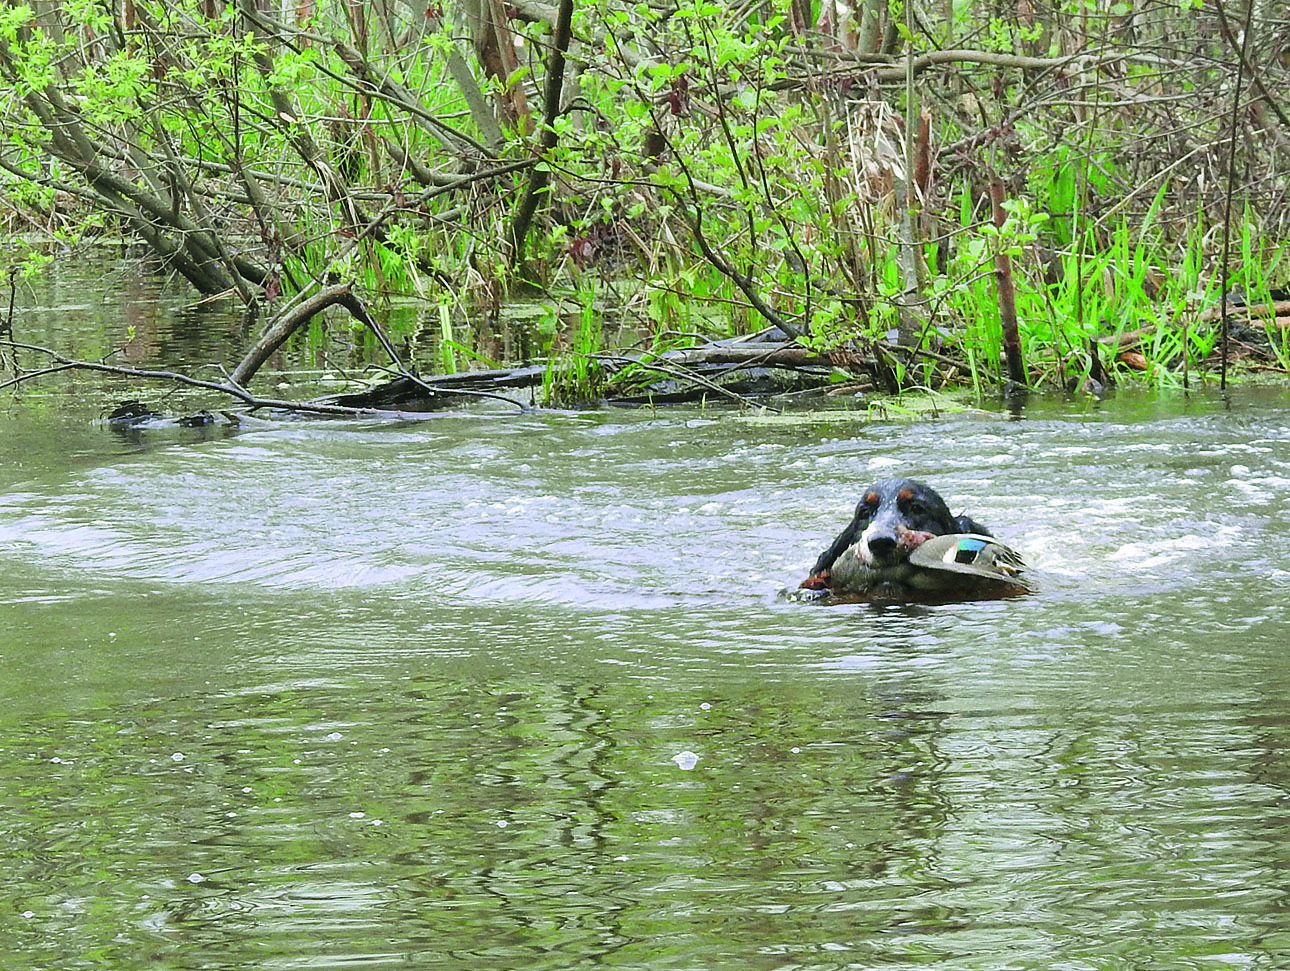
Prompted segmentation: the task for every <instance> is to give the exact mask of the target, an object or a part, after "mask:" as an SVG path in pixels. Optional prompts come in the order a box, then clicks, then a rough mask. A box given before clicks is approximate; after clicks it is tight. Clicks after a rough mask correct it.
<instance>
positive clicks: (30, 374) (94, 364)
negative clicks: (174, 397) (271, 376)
mask: <svg viewBox="0 0 1290 971" xmlns="http://www.w3.org/2000/svg"><path fill="white" fill-rule="evenodd" d="M0 347H10V348H13V349H15V350H23V351H32V352H34V353H37V354H45V355H47V356H48V357H49V358H51V359H52V360H53V361H54V362H55V364H54V366H52V367H46V368H40V369H39V370H36V371H26V372H24V373H22V374H20V375H18V376H17V377H13V378H10V379H9V380H8V381H4V382H0V391H3V390H4V389H5V388H9V387H13V386H14V385H17V384H22V383H24V382H26V381H30V380H33V379H34V378H38V377H41V376H43V375H46V374H54V373H56V372H58V371H68V370H73V369H76V370H82V371H98V372H99V373H101V374H114V375H118V376H120V377H126V378H137V379H140V380H147V381H173V382H174V383H176V384H182V385H185V386H187V387H190V388H201V389H203V390H205V391H215V392H218V393H220V394H226V395H229V396H230V397H233V398H237V399H238V400H239V401H241V402H242V403H243V404H245V405H246V406H247V407H248V408H250V409H252V410H254V409H258V408H278V409H282V410H284V411H303V412H308V413H310V414H316V415H342V416H346V417H351V418H397V419H402V420H408V421H413V420H421V419H425V418H434V417H437V416H438V415H439V414H440V412H418V411H398V410H390V409H384V408H355V407H348V406H346V405H337V404H332V403H330V402H323V401H289V400H286V399H283V398H261V397H259V396H257V395H253V394H251V393H250V392H249V391H247V390H246V389H245V388H242V387H239V386H237V385H235V384H229V383H225V382H222V381H206V380H203V379H202V378H194V377H192V376H190V375H187V374H181V373H180V372H178V371H157V370H152V369H149V368H135V367H124V366H122V365H118V364H106V363H104V362H102V361H78V360H75V359H74V358H70V357H66V356H65V355H63V354H60V353H59V352H58V351H55V350H54V349H52V348H49V347H41V346H40V345H39V344H27V343H24V342H22V341H12V340H0ZM512 403H513V402H512Z"/></svg>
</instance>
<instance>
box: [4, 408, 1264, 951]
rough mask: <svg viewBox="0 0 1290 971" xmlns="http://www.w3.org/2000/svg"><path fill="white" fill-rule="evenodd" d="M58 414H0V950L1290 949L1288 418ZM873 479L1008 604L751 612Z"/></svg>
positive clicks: (1212, 413)
mask: <svg viewBox="0 0 1290 971" xmlns="http://www.w3.org/2000/svg"><path fill="white" fill-rule="evenodd" d="M57 393H58V394H63V393H64V392H62V391H59V392H57ZM50 394H51V395H53V394H55V392H53V391H51V392H50ZM60 400H61V402H62V403H61V404H60V405H59V406H57V407H53V406H50V405H49V403H48V401H44V400H36V399H33V398H32V397H30V396H29V397H27V398H24V399H20V400H18V401H12V400H10V401H9V402H7V403H6V405H5V408H4V409H3V413H2V414H0V437H2V438H3V441H4V443H5V447H4V448H3V450H0V662H2V663H3V666H4V671H5V678H4V680H3V682H2V687H0V819H3V822H0V829H2V830H3V835H4V838H3V840H0V865H2V866H3V871H4V873H5V874H6V881H5V889H4V891H3V901H4V904H5V906H4V907H3V908H0V965H3V966H6V967H7V966H12V967H24V968H25V967H31V968H89V967H111V968H134V967H138V968H143V967H148V968H176V969H185V968H244V967H256V968H306V967H308V968H323V967H349V966H360V967H406V966H413V967H438V966H443V967H470V968H520V967H523V968H553V969H555V968H570V967H596V966H603V967H618V968H767V969H770V968H775V969H779V968H810V969H829V968H866V969H868V968H906V967H919V968H945V969H950V968H963V969H982V968H1036V969H1039V968H1044V969H1048V968H1069V969H1100V968H1108V969H1110V968H1117V969H1118V968H1143V969H1147V968H1216V967H1225V968H1230V967H1240V968H1268V969H1272V968H1280V967H1285V966H1287V965H1288V964H1290V925H1287V923H1286V918H1285V914H1286V906H1287V899H1286V879H1285V874H1286V872H1287V868H1288V866H1290V860H1288V859H1287V857H1288V852H1290V851H1287V850H1286V849H1285V847H1287V846H1290V831H1288V830H1290V801H1288V800H1287V792H1286V786H1287V781H1288V779H1287V763H1286V759H1285V757H1284V755H1283V753H1284V751H1285V750H1286V744H1287V741H1290V739H1288V738H1287V735H1290V675H1288V674H1287V666H1286V664H1285V661H1284V658H1285V652H1286V644H1287V642H1288V641H1290V638H1288V637H1287V633H1288V631H1290V626H1288V624H1287V607H1286V601H1287V593H1290V572H1288V571H1290V567H1287V557H1286V555H1285V552H1284V551H1285V550H1286V549H1287V545H1288V543H1287V541H1288V540H1290V536H1288V535H1287V534H1288V527H1287V524H1286V517H1285V512H1284V511H1285V508H1286V497H1287V494H1288V493H1290V427H1288V420H1290V397H1287V396H1283V395H1280V394H1277V393H1266V392H1256V391H1246V392H1237V393H1236V394H1235V395H1234V396H1233V398H1232V400H1231V401H1230V402H1229V403H1227V404H1225V403H1223V402H1221V401H1219V400H1217V399H1216V398H1215V397H1213V396H1212V395H1207V394H1198V395H1195V396H1193V397H1192V399H1190V400H1189V401H1184V400H1182V399H1181V398H1174V399H1168V400H1162V399H1159V398H1148V397H1141V396H1134V395H1128V394H1126V395H1122V396H1121V397H1120V398H1119V399H1117V400H1113V401H1111V402H1109V403H1107V404H1104V405H1101V406H1091V405H1087V404H1081V403H1069V402H1037V403H1036V404H1035V405H1034V406H1032V407H1030V408H1028V409H1027V410H1026V412H1025V414H1024V416H1023V417H1022V419H1021V420H1015V421H1014V420H1009V419H1008V418H1007V417H1006V416H1004V415H1003V414H1000V413H994V412H991V411H983V412H981V413H977V414H971V415H958V416H951V417H946V418H943V419H940V420H930V421H924V422H920V423H915V424H901V423H893V422H886V423H876V424H864V423H860V422H856V421H849V420H832V419H828V418H820V419H818V420H811V421H801V420H795V419H794V420H766V419H763V418H756V417H750V416H747V415H743V414H740V413H737V412H713V411H700V410H669V411H659V412H653V413H650V412H619V411H614V412H591V413H580V414H569V413H556V414H551V413H538V414H529V415H509V414H507V415H500V414H497V413H495V412H490V411H489V410H487V409H484V410H481V411H479V412H475V413H465V414H456V415H448V416H445V417H443V418H440V419H437V420H435V421H431V422H426V423H422V424H417V425H395V424H375V423H359V422H335V421H317V422H300V421H292V422H278V423H273V424H269V425H266V426H263V427H257V428H253V429H248V430H246V431H243V432H242V433H240V434H238V435H236V436H231V437H216V438H209V439H206V440H201V439H200V438H199V437H197V436H196V435H192V436H191V437H190V438H188V439H183V438H180V437H155V438H147V437H145V439H144V440H143V441H142V442H135V441H127V440H123V439H120V438H118V437H116V436H114V435H112V434H111V433H110V432H107V431H106V430H104V429H102V428H99V427H96V426H94V425H93V424H92V421H91V420H92V418H93V417H94V415H95V414H96V411H95V407H94V406H91V405H89V404H87V403H84V402H82V403H79V404H78V400H79V399H78V398H77V397H76V396H75V395H72V396H70V397H67V396H64V397H63V398H62V399H60ZM895 474H909V475H914V476H918V477H921V478H925V479H927V480H928V481H930V482H932V483H933V484H934V485H935V486H937V487H938V488H939V489H940V490H941V491H942V492H943V493H944V494H945V495H946V497H947V498H948V500H949V501H950V504H951V506H952V508H953V509H954V511H955V512H967V513H969V514H970V515H972V516H973V517H974V518H977V519H979V520H981V521H982V522H984V523H986V524H988V525H989V526H991V527H992V528H993V530H994V531H995V532H996V533H997V534H998V535H999V536H1001V537H1002V538H1004V539H1005V540H1006V541H1007V542H1009V543H1010V544H1012V545H1014V546H1016V547H1017V548H1018V549H1020V550H1021V551H1022V552H1023V554H1024V555H1025V556H1026V558H1027V560H1028V561H1029V562H1030V563H1031V564H1032V566H1033V570H1034V575H1035V576H1036V577H1037V581H1038V590H1037V592H1036V594H1035V595H1033V596H1030V597H1028V598H1025V599H1021V600H1016V601H1009V602H996V603H984V604H952V605H944V606H930V607H929V606H919V607H892V606H887V607H872V606H863V605H845V606H840V607H834V608H819V607H811V606H808V605H802V604H794V603H789V602H786V601H784V600H782V599H780V598H779V597H778V596H777V593H778V592H779V591H780V590H781V589H782V588H784V587H786V586H791V585H793V584H795V583H797V582H798V581H799V580H800V579H801V578H802V577H804V576H805V574H806V571H807V570H808V569H809V567H810V565H811V564H812V563H813V562H814V560H815V558H816V556H817V555H818V554H819V552H820V550H822V549H823V548H824V546H825V545H827V543H828V542H829V540H830V539H831V538H832V536H833V535H835V533H836V531H837V530H838V529H839V528H840V527H841V525H842V524H843V523H845V521H846V520H847V518H848V517H849V515H850V510H851V509H852V507H853V506H854V503H855V501H856V499H857V498H858V495H859V493H860V491H861V489H862V487H863V485H864V484H865V483H866V482H867V481H869V480H870V479H873V478H877V477H886V476H890V475H895Z"/></svg>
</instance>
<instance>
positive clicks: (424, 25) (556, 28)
mask: <svg viewBox="0 0 1290 971" xmlns="http://www.w3.org/2000/svg"><path fill="white" fill-rule="evenodd" d="M1287 50H1290V26H1288V25H1287V23H1286V22H1285V21H1284V20H1279V19H1276V17H1274V16H1273V12H1272V11H1270V10H1261V9H1260V8H1258V7H1257V6H1256V5H1253V4H1248V5H1246V6H1244V7H1238V6H1235V5H1232V4H1230V3H1228V2H1223V0H1216V2H1215V3H1214V4H1206V5H1204V6H1202V5H1200V4H1197V3H1194V2H1192V0H1175V2H1170V3H1163V4H1159V5H1155V6H1150V7H1146V8H1135V7H1131V6H1130V5H1127V4H1123V3H1118V2H1107V0H1091V2H1084V0H1079V2H1076V0H1061V2H1057V3H1054V4H1050V5H1038V4H1033V3H1031V2H1030V0H1021V2H1019V3H1017V4H1016V5H1015V6H1013V5H1004V6H1000V7H998V8H997V9H996V8H994V7H989V8H987V7H981V6H979V5H966V4H950V5H945V6H941V7H932V6H930V5H929V6H916V5H913V4H907V3H899V2H896V0H871V2H866V3H863V4H862V5H860V6H857V7H855V8H852V7H849V6H846V5H845V4H843V3H841V2H839V0H784V2H776V3H760V4H744V5H738V6H736V7H733V8H731V7H717V6H715V5H711V4H708V3H705V2H701V0H697V2H696V0H687V2H682V3H653V4H651V3H643V4H637V5H629V4H623V3H614V2H610V0H604V2H597V3H585V2H584V3H575V2H574V0H560V2H559V3H558V4H555V5H548V4H544V3H538V2H529V0H511V2H505V3H503V2H500V0H463V2H462V3H461V4H459V5H455V6H453V7H442V6H439V5H436V4H426V3H420V2H415V0H400V2H395V0H387V2H380V3H371V4H354V3H347V2H334V3H328V2H292V3H285V2H276V0H275V2H268V0H236V2H231V3H219V2H211V0H193V2H178V3H159V2H158V3H150V2H144V0H132V2H126V3H119V4H117V3H114V4H102V3H93V2H66V3H56V4H54V3H32V4H10V5H8V6H6V7H5V8H4V9H3V10H2V11H0V89H3V91H4V94H5V98H4V100H3V102H2V104H3V107H2V108H0V117H2V119H3V129H4V131H5V133H6V135H5V139H4V141H3V143H2V144H0V229H3V231H4V232H5V235H4V236H2V237H0V272H3V274H4V276H5V278H7V279H6V282H7V283H8V284H9V286H8V288H7V289H8V291H9V292H8V293H7V294H5V296H6V298H7V302H8V312H7V313H5V312H4V308H3V307H0V355H2V356H3V357H4V358H5V360H4V367H5V371H6V372H7V373H6V375H5V377H4V378H3V379H0V388H3V387H11V386H14V385H17V384H21V383H24V382H27V381H31V380H37V379H39V378H40V377H42V376H43V375H45V374H50V373H54V372H57V371H62V370H67V369H71V368H89V369H92V370H102V371H108V372H111V373H116V374H119V375H121V376H123V377H129V378H134V379H137V380H139V381H143V382H150V381H171V382H180V383H185V384H188V385H189V386H191V387H196V388H201V389H203V390H205V391H210V392H214V393H217V394H219V395H222V396H226V397H231V398H233V399H234V400H235V402H237V403H239V406H240V407H246V408H250V409H255V408H260V407H284V406H291V407H303V408H305V409H306V410H313V411H324V412H326V411H328V409H331V411H330V413H352V411H353V409H356V408H362V409H367V411H365V412H363V413H371V411H372V410H375V411H377V412H383V411H392V412H393V411H397V412H400V413H401V414H402V413H406V412H405V411H404V409H403V408H402V405H403V404H407V403H408V402H415V409H414V410H420V409H423V408H430V409H432V408H434V407H435V406H436V402H437V401H440V400H443V399H445V398H454V399H455V398H460V397H461V396H463V395H467V394H475V395H479V394H482V395H484V396H489V395H495V394H499V393H501V394H503V396H504V394H505V392H504V389H505V388H506V387H508V386H515V383H516V382H520V381H523V382H529V383H530V384H531V385H532V386H536V387H540V388H541V396H542V401H543V403H545V404H554V405H578V404H583V403H587V402H590V401H597V400H604V399H606V398H608V399H611V400H621V401H623V402H624V403H630V402H638V403H649V402H652V401H665V400H684V399H685V398H687V397H688V398H691V399H695V398H702V397H713V396H716V397H724V398H728V399H730V400H734V401H742V402H747V403H752V402H754V401H756V402H761V401H763V400H764V398H765V395H766V394H767V393H769V391H779V392H784V391H794V392H796V391H800V390H802V389H803V388H805V387H807V386H808V385H809V386H810V387H812V388H816V389H819V388H825V389H827V388H829V387H835V388H836V389H838V390H844V391H848V392H853V391H855V390H861V391H864V392H873V393H878V394H900V393H902V392H906V391H910V390H915V389H925V390H933V391H939V390H947V389H969V390H971V391H972V392H973V393H975V394H976V395H977V396H978V397H985V396H988V395H992V394H994V395H997V394H1003V395H1005V396H1008V397H1016V396H1021V395H1024V394H1025V393H1026V391H1028V390H1031V389H1034V390H1043V389H1061V390H1065V391H1072V392H1076V393H1080V394H1093V395H1101V394H1103V393H1105V392H1106V391H1107V389H1109V388H1110V387H1111V386H1113V385H1114V384H1115V383H1116V382H1121V383H1130V382H1131V383H1135V384H1143V385H1150V386H1157V387H1181V388H1186V387H1189V386H1190V385H1191V384H1192V383H1193V382H1209V381H1214V382H1217V383H1218V384H1219V385H1220V386H1222V387H1225V386H1226V382H1227V378H1228V369H1229V366H1237V365H1239V366H1240V367H1241V368H1242V369H1243V370H1245V371H1249V370H1260V371H1268V372H1273V373H1277V374H1284V373H1287V372H1290V300H1287V289H1286V288H1287V285H1288V284H1290V260H1288V259H1287V253H1286V243H1285V240H1287V239H1290V206H1287V205H1286V204H1285V200H1286V198H1287V195H1290V164H1288V163H1290V120H1288V117H1290V104H1287V102H1286V99H1285V98H1284V97H1283V95H1282V93H1283V92H1285V91H1290V77H1288V75H1290V57H1287V55H1286V54H1285V52H1286V51H1287ZM113 238H124V239H129V240H132V241H134V242H135V244H136V245H139V246H142V247H144V248H145V251H146V253H147V261H148V262H149V264H151V265H154V266H155V267H156V268H157V269H158V270H159V271H161V272H164V273H168V274H171V275H174V276H177V277H181V278H182V279H183V280H184V281H185V282H186V284H187V285H188V286H189V287H191V289H192V291H193V295H194V296H193V299H194V302H195V303H196V302H199V301H220V302H223V303H225V304H227V305H229V306H232V307H235V308H238V309H239V312H240V313H242V314H244V315H245V317H246V319H247V321H248V328H247V330H248V333H249V334H250V335H251V336H250V338H249V339H248V346H247V347H246V349H245V353H244V356H243V357H242V358H241V359H240V360H239V361H228V362H215V363H218V364H219V365H220V366H221V367H223V368H224V371H223V379H222V380H219V381H198V380H197V379H194V378H191V377H189V376H187V375H180V374H177V373H175V372H170V371H146V370H142V369H131V368H122V367H118V366H116V365H114V364H112V363H111V362H110V361H108V360H106V359H104V360H100V361H77V360H75V359H73V358H71V357H68V356H66V355H65V354H63V353H62V352H61V351H60V350H59V349H58V348H57V347H43V346H38V345H35V344H32V343H30V342H26V341H24V340H23V336H24V335H22V334H21V333H18V332H16V331H15V328H14V313H13V305H14V299H15V294H16V292H17V289H18V288H19V287H21V286H22V285H23V281H24V280H25V279H27V278H29V277H30V276H31V275H33V274H38V273H40V272H41V270H42V268H44V267H45V266H47V265H48V264H49V262H50V261H51V260H53V259H57V258H63V256H64V255H65V254H67V253H69V252H75V251H76V250H77V249H78V248H83V247H86V246H91V245H93V244H94V243H95V242H96V241H98V240H103V239H113ZM519 299H524V300H526V301H528V302H529V303H530V304H531V305H532V306H534V307H536V308H537V312H536V313H534V314H529V315H525V316H523V317H515V316H514V315H512V314H509V313H507V308H509V307H511V306H512V305H513V304H514V302H515V301H516V300H519ZM408 301H413V302H415V303H416V304H417V305H419V306H420V307H421V308H422V309H423V311H424V312H423V313H421V314H419V315H418V321H419V322H418V323H416V324H414V325H410V326H412V327H413V328H414V329H415V331H416V332H415V333H413V332H410V331H409V329H408V328H409V325H407V324H404V323H402V322H401V320H402V318H399V319H398V320H396V319H395V316H396V315H391V314H390V313H389V310H390V308H391V307H392V306H394V305H396V304H401V303H406V302H408ZM324 318H326V319H327V322H328V326H329V327H330V329H331V330H332V331H335V330H336V329H338V328H339V329H342V330H344V329H348V330H349V332H350V333H352V334H361V335H363V341H364V343H366V344H368V345H370V346H373V347H374V348H375V349H376V351H377V353H378V354H379V358H380V360H379V362H377V363H379V364H380V366H381V367H383V368H385V369H386V370H387V371H388V372H389V373H390V374H391V379H390V381H389V382H388V383H387V384H385V385H382V386H381V387H379V388H373V389H368V390H367V391H365V392H363V393H362V395H361V396H360V397H357V398H356V397H354V396H352V395H351V396H346V395H335V396H332V398H331V399H329V400H326V401H320V402H284V401H280V400H278V399H274V398H268V397H264V396H261V395H258V394H256V393H255V392H254V391H253V388H252V385H253V383H254V379H255V375H256V374H257V372H258V371H259V369H260V368H261V366H262V365H263V364H264V363H265V361H267V360H268V359H269V358H270V356H271V355H273V354H274V353H275V352H277V351H278V350H279V349H280V348H282V347H284V346H287V347H290V346H291V344H290V342H291V341H293V340H297V341H298V340H301V339H302V338H301V337H300V335H302V334H304V335H306V336H305V337H304V338H303V339H304V340H305V341H309V340H310V338H309V336H308V335H309V334H310V333H311V332H316V331H318V330H319V329H320V328H322V327H323V321H324ZM608 320H612V321H614V323H615V324H616V327H615V328H610V327H609V326H607V323H606V322H607V321H608ZM427 321H428V322H429V323H428V324H427ZM427 328H429V329H432V330H433V331H434V333H433V338H434V339H433V341H428V340H426V339H425V337H426V335H425V334H424V333H422V332H423V331H425V330H426V329H427ZM615 333H622V334H629V335H631V336H632V339H633V341H634V342H635V343H634V344H633V345H632V346H630V347H621V346H615V345H614V344H613V343H612V341H613V340H614V339H615V338H614V337H613V335H614V334H615ZM316 343H318V342H317V341H316V340H314V341H312V344H316ZM430 344H432V345H433V347H434V353H433V354H432V355H430V357H429V358H428V359H427V358H426V357H425V356H420V357H418V356H417V355H416V354H414V353H412V352H410V350H409V348H413V347H415V348H422V347H424V346H427V345H430ZM20 352H21V364H20V363H19V353H20ZM37 362H38V363H37ZM431 372H434V373H433V374H431ZM423 374H424V375H427V376H423ZM499 388H502V389H503V390H502V391H499V390H498V389H499Z"/></svg>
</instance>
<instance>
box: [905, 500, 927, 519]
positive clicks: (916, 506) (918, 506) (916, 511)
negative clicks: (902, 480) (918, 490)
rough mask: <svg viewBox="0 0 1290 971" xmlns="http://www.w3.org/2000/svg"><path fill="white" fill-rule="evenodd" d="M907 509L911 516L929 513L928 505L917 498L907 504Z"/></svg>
mask: <svg viewBox="0 0 1290 971" xmlns="http://www.w3.org/2000/svg"><path fill="white" fill-rule="evenodd" d="M905 510H906V511H907V512H908V513H909V514H910V515H911V516H925V515H927V507H926V506H925V505H923V504H922V503H921V502H919V501H918V500H917V499H914V500H912V501H911V502H910V503H909V505H907V506H906V507H905Z"/></svg>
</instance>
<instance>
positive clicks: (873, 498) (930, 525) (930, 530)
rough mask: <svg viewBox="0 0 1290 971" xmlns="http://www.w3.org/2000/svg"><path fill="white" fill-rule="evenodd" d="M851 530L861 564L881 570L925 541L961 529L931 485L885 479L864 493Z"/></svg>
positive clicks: (902, 558) (902, 557)
mask: <svg viewBox="0 0 1290 971" xmlns="http://www.w3.org/2000/svg"><path fill="white" fill-rule="evenodd" d="M851 528H852V530H853V532H852V537H853V538H852V542H853V543H854V544H857V545H858V549H857V550H856V552H857V554H858V555H859V557H860V560H861V562H863V563H865V564H866V565H868V566H872V567H874V568H877V569H881V568H882V567H887V566H894V565H896V564H897V563H901V562H903V561H905V560H907V559H909V554H910V553H911V552H912V551H913V550H916V549H917V548H918V547H919V546H921V545H922V544H923V543H924V542H925V541H927V540H929V539H931V538H932V537H933V536H943V535H945V534H946V533H953V532H957V531H958V528H959V527H958V523H957V522H956V521H955V519H954V517H953V516H952V515H950V510H949V507H948V506H946V505H945V500H944V499H942V498H941V497H940V495H939V494H938V493H937V492H936V490H935V489H933V488H932V487H931V486H929V485H927V484H925V483H922V482H918V481H917V480H915V479H884V480H883V481H881V482H875V483H874V484H873V485H871V486H870V487H869V488H868V489H866V490H865V491H864V495H863V496H862V497H861V499H860V503H859V505H857V506H856V515H855V519H853V520H852V522H851Z"/></svg>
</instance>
